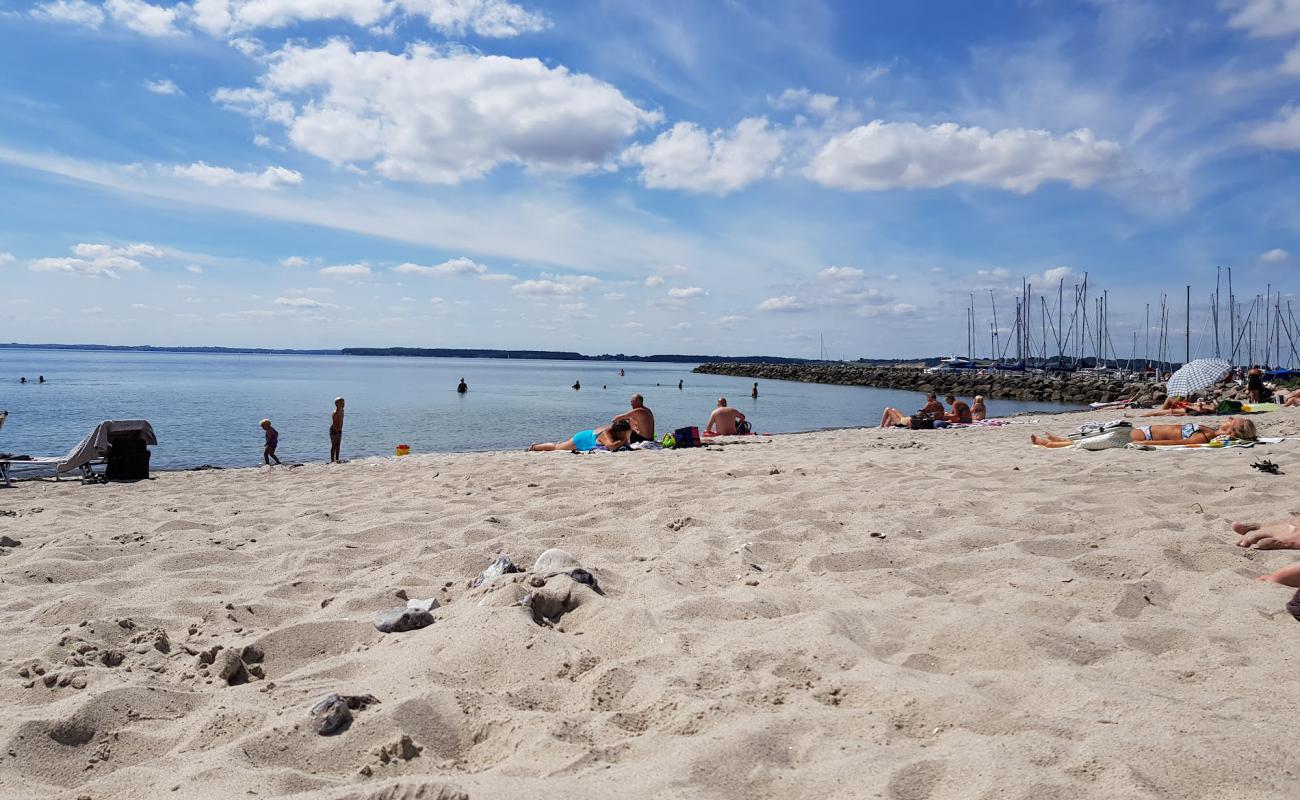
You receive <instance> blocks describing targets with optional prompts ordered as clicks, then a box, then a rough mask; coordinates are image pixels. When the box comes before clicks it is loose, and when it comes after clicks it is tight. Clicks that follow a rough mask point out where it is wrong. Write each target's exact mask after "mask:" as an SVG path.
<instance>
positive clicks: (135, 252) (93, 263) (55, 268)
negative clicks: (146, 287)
mask: <svg viewBox="0 0 1300 800" xmlns="http://www.w3.org/2000/svg"><path fill="white" fill-rule="evenodd" d="M72 252H73V254H74V256H75V258H68V257H53V258H38V259H36V260H34V261H32V262H31V263H30V264H29V265H28V268H29V269H30V270H31V271H32V272H66V273H69V274H78V275H89V276H92V277H104V278H118V277H120V275H121V273H123V272H142V271H144V265H143V264H141V263H140V262H139V260H138V259H140V258H158V257H160V256H161V255H162V252H161V251H160V250H158V248H156V247H154V246H153V245H148V244H132V245H127V246H126V247H114V246H113V245H108V244H86V243H82V244H78V245H75V246H74V247H73V248H72Z"/></svg>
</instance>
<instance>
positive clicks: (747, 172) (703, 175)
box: [622, 117, 782, 195]
mask: <svg viewBox="0 0 1300 800" xmlns="http://www.w3.org/2000/svg"><path fill="white" fill-rule="evenodd" d="M781 143H782V136H781V133H780V132H779V131H777V130H774V129H773V128H771V127H770V126H769V125H768V122H767V120H766V119H764V118H763V117H747V118H745V119H742V120H741V121H740V122H738V123H736V127H735V128H733V129H732V130H730V131H723V130H721V129H719V130H715V131H713V132H712V133H707V132H706V131H705V130H704V129H703V128H701V127H700V126H698V125H696V124H694V123H691V122H679V123H677V124H676V125H674V126H673V127H672V128H671V129H670V130H667V131H665V132H663V133H661V134H659V136H657V137H656V138H655V140H654V141H653V142H651V143H650V144H646V145H640V144H638V145H633V146H631V147H629V148H628V149H627V150H626V151H624V153H623V156H622V160H623V162H624V163H628V164H637V165H639V166H640V167H641V174H640V178H641V182H642V183H644V184H645V185H646V186H649V187H650V188H652V189H685V190H687V191H690V192H711V193H714V194H720V195H725V194H729V193H731V192H734V191H736V190H738V189H742V188H744V187H745V186H748V185H749V184H751V183H753V182H754V181H757V180H759V179H761V178H763V177H766V176H767V175H769V174H771V172H772V168H773V165H774V164H775V163H776V160H777V159H778V158H780V157H781V146H782V144H781Z"/></svg>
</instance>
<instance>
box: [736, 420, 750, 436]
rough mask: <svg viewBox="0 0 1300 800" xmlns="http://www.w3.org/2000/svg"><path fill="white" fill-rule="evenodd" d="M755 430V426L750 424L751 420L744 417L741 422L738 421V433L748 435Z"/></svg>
mask: <svg viewBox="0 0 1300 800" xmlns="http://www.w3.org/2000/svg"><path fill="white" fill-rule="evenodd" d="M753 431H754V426H753V425H750V424H749V420H747V419H742V420H741V421H740V422H737V423H736V433H737V434H739V435H741V436H746V435H748V434H750V433H753Z"/></svg>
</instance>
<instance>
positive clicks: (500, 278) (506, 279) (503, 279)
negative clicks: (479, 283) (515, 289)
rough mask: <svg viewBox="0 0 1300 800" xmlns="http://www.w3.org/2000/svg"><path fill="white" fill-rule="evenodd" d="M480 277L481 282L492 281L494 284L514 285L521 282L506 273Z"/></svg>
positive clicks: (489, 273)
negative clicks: (513, 283) (515, 282)
mask: <svg viewBox="0 0 1300 800" xmlns="http://www.w3.org/2000/svg"><path fill="white" fill-rule="evenodd" d="M478 277H479V279H480V280H484V281H492V282H493V283H512V282H514V281H517V280H519V279H518V278H516V277H515V276H514V275H507V274H506V273H504V272H485V273H483V274H482V275H480V276H478Z"/></svg>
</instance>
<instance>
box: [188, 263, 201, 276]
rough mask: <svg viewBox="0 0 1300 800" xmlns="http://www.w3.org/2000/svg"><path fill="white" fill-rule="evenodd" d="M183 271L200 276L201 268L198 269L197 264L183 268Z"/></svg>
mask: <svg viewBox="0 0 1300 800" xmlns="http://www.w3.org/2000/svg"><path fill="white" fill-rule="evenodd" d="M185 271H186V272H193V273H194V274H195V275H202V274H203V267H200V266H199V265H198V264H190V265H189V266H188V267H186V268H185Z"/></svg>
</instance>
